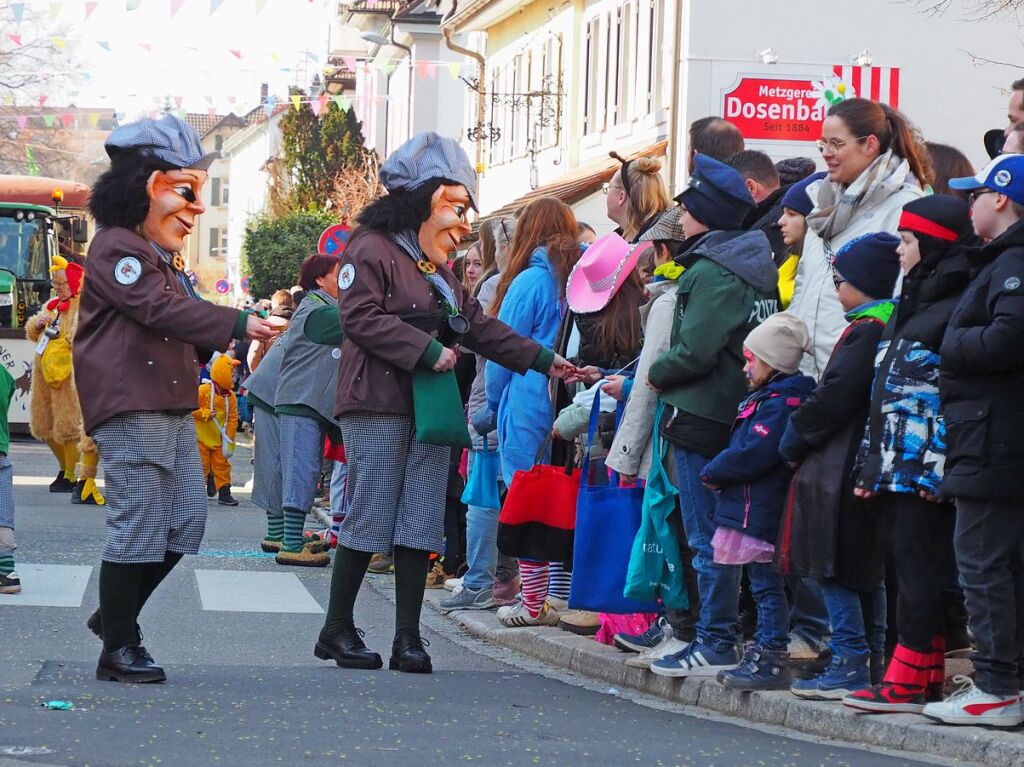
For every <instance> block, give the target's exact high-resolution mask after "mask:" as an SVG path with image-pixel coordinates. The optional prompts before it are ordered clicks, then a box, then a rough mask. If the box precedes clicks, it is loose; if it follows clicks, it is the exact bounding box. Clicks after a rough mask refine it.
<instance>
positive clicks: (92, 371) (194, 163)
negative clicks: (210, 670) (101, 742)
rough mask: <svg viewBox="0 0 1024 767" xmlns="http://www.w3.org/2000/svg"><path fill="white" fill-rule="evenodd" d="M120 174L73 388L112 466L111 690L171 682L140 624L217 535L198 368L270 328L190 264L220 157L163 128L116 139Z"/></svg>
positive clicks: (97, 212)
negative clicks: (210, 293)
mask: <svg viewBox="0 0 1024 767" xmlns="http://www.w3.org/2000/svg"><path fill="white" fill-rule="evenodd" d="M106 150H107V154H108V155H110V169H109V170H108V171H107V172H106V173H104V174H103V175H102V176H101V177H100V178H99V180H98V181H97V182H96V184H95V185H94V186H93V189H92V194H91V196H90V198H89V210H90V212H91V213H92V215H93V218H94V219H95V220H96V224H97V227H98V231H97V233H96V236H95V237H94V238H93V241H92V244H91V245H90V247H89V257H88V274H89V279H88V280H87V282H86V284H85V289H84V290H83V291H82V302H81V307H80V310H79V317H78V329H77V334H76V338H75V348H76V353H75V357H74V366H75V378H76V380H77V381H78V389H79V394H80V397H81V404H82V418H83V422H84V426H85V431H86V433H87V434H88V435H89V436H91V437H92V438H93V439H95V440H96V444H97V445H98V446H99V452H100V455H101V456H103V468H104V479H105V480H106V493H107V504H106V512H107V515H106V516H107V520H106V529H107V536H106V544H105V546H104V549H103V561H102V564H101V565H100V577H99V597H100V600H99V601H100V608H99V610H97V611H96V612H95V613H93V615H92V616H91V617H90V618H89V621H88V626H89V628H90V629H91V630H92V631H93V632H94V633H96V634H97V635H99V636H101V637H102V639H103V651H102V653H101V655H100V659H99V663H98V665H97V669H96V676H97V678H98V679H100V680H111V681H119V682H161V681H163V680H164V679H165V678H166V677H165V674H164V670H163V669H162V668H161V667H160V666H158V665H157V664H156V663H155V662H154V660H153V658H152V656H151V655H150V654H149V652H148V651H147V650H146V648H145V647H143V646H142V644H141V640H142V635H141V632H140V631H139V627H138V617H139V612H140V611H141V610H142V607H143V605H145V603H146V600H147V599H148V598H149V597H150V595H151V594H152V593H153V591H154V590H155V589H156V588H157V586H158V585H159V584H160V582H161V581H162V580H163V579H164V578H165V577H166V576H167V574H168V573H170V572H171V570H172V569H173V568H174V566H175V565H176V564H177V563H178V561H179V560H180V559H181V557H182V556H183V555H185V554H195V553H196V552H197V551H198V550H199V544H200V542H201V540H202V538H203V532H204V530H205V527H206V493H205V492H204V490H205V480H204V477H203V468H202V465H201V464H200V461H199V452H198V450H197V449H196V444H197V442H196V429H195V424H194V422H193V420H192V411H193V410H195V409H196V408H197V407H198V406H199V401H198V398H197V389H196V379H197V374H198V370H199V365H200V360H203V361H204V362H205V361H207V360H208V359H209V358H210V355H211V354H212V352H213V351H216V350H225V349H227V347H228V345H229V344H230V343H231V339H232V338H235V339H242V338H245V337H247V336H248V337H249V338H267V337H270V336H272V335H273V334H274V333H276V332H277V331H276V330H275V329H274V328H273V327H272V326H271V325H270V324H269V323H267V322H266V321H264V320H261V319H259V318H258V317H255V316H253V315H250V314H246V313H244V312H241V311H239V310H237V309H229V308H227V307H223V306H215V305H214V304H211V303H207V302H205V301H202V300H200V299H199V298H198V296H197V295H196V293H195V290H194V289H193V287H192V283H191V282H190V280H189V278H188V275H187V274H186V273H185V261H184V258H183V257H182V256H181V255H180V253H181V251H183V250H184V248H185V241H186V238H187V237H188V235H189V234H190V233H191V232H192V229H193V227H194V226H195V225H196V218H197V217H198V216H199V215H200V214H202V213H203V212H204V210H205V208H204V207H203V204H202V200H201V197H200V193H201V190H202V187H203V184H204V183H205V182H206V179H207V169H208V168H209V166H210V164H211V163H212V162H213V160H214V159H216V157H217V153H212V154H204V152H203V150H202V147H201V145H200V143H199V134H198V133H196V131H195V129H194V128H192V127H191V126H190V125H188V124H187V123H185V122H184V121H182V120H180V119H178V118H177V117H174V116H173V115H166V116H164V117H162V118H160V119H159V120H150V119H145V120H140V121H138V122H135V123H129V124H127V125H123V126H121V127H119V128H117V129H116V130H115V131H114V132H113V133H111V134H110V135H109V136H108V137H107V141H106Z"/></svg>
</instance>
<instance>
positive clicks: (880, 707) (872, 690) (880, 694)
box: [843, 682, 925, 714]
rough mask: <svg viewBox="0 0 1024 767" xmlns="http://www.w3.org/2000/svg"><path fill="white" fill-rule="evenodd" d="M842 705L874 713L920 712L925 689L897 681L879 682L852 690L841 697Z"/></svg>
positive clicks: (923, 705) (923, 704) (923, 703)
mask: <svg viewBox="0 0 1024 767" xmlns="http://www.w3.org/2000/svg"><path fill="white" fill-rule="evenodd" d="M843 705H844V706H849V707H850V708H855V709H857V710H858V711H870V712H871V713H874V714H920V713H921V711H922V710H923V709H924V707H925V690H924V688H922V687H916V686H912V685H906V684H899V683H897V682H880V683H879V684H876V685H873V686H871V687H865V688H864V689H863V690H854V691H853V692H851V693H850V694H849V695H847V696H846V697H845V698H843Z"/></svg>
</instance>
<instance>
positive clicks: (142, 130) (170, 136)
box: [104, 114, 220, 170]
mask: <svg viewBox="0 0 1024 767" xmlns="http://www.w3.org/2000/svg"><path fill="white" fill-rule="evenodd" d="M104 147H105V148H106V150H107V154H108V155H110V156H111V157H113V156H114V153H115V152H116V151H117V150H119V149H124V150H129V151H136V152H142V153H143V154H150V155H153V156H154V157H158V158H160V159H161V160H164V161H165V162H169V163H171V164H172V165H174V166H175V167H177V168H193V169H195V170H208V169H209V167H210V165H212V164H213V161H214V160H216V159H217V158H218V157H220V152H208V153H204V152H203V145H202V143H201V142H200V140H199V133H198V132H197V131H196V129H195V128H193V127H192V126H191V125H189V124H188V123H187V122H185V121H184V120H182V119H181V118H180V117H175V116H174V115H170V114H167V115H164V116H163V117H161V118H160V119H159V120H153V119H150V118H148V117H147V118H144V119H142V120H138V121H137V122H133V123H128V124H127V125H122V126H120V127H119V128H115V129H114V130H113V131H112V132H111V134H110V135H109V136H107V140H106V142H105V144H104Z"/></svg>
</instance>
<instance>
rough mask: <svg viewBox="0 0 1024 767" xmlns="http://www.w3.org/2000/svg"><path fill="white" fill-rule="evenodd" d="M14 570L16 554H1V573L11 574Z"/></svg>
mask: <svg viewBox="0 0 1024 767" xmlns="http://www.w3.org/2000/svg"><path fill="white" fill-rule="evenodd" d="M13 572H14V555H13V554H0V575H10V574H11V573H13Z"/></svg>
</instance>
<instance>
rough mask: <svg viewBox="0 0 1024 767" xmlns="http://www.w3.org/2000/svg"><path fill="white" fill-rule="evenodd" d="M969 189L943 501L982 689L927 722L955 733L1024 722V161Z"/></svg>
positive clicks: (971, 687) (996, 168) (962, 692)
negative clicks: (966, 276)
mask: <svg viewBox="0 0 1024 767" xmlns="http://www.w3.org/2000/svg"><path fill="white" fill-rule="evenodd" d="M950 186H951V187H953V188H954V189H970V190H972V194H971V197H972V199H973V202H974V204H973V207H972V220H973V222H974V231H975V232H976V233H977V234H978V236H979V237H981V238H982V239H983V240H987V241H988V242H987V244H986V245H985V246H984V247H982V248H980V249H979V250H976V251H972V252H971V253H970V254H969V257H970V259H971V265H972V266H973V267H974V268H975V269H977V272H976V273H975V276H974V279H973V280H972V281H971V284H970V285H969V286H968V288H967V290H966V291H965V292H964V294H963V297H962V298H961V299H960V303H959V304H958V305H957V308H956V310H955V311H954V312H953V316H952V317H951V318H950V320H949V327H948V328H947V329H946V335H945V337H944V338H943V341H942V347H941V349H940V350H939V356H940V357H941V359H942V366H941V369H940V378H939V391H940V394H941V398H942V414H943V418H944V420H945V422H946V434H947V439H948V442H949V446H948V449H947V453H946V469H945V473H944V475H943V478H942V486H941V488H940V489H941V491H942V494H943V495H944V496H946V497H948V498H954V499H956V533H955V537H954V545H955V547H956V561H957V565H958V566H959V568H960V580H961V583H962V584H963V588H964V595H965V596H966V597H967V611H968V613H969V614H970V624H971V629H972V630H973V631H974V634H975V637H976V644H975V652H974V671H975V676H974V681H973V682H971V681H970V680H968V681H966V682H965V683H964V684H963V685H962V686H961V688H960V689H959V690H958V691H957V692H956V693H954V695H953V696H952V697H950V698H949V699H947V700H945V701H942V702H940V703H929V704H928V705H926V706H925V707H924V711H923V712H922V713H924V715H925V716H926V717H928V718H929V719H935V720H936V721H940V722H945V723H946V724H981V725H990V726H993V727H1016V726H1017V725H1020V724H1022V723H1024V707H1022V705H1021V697H1020V691H1021V690H1022V689H1024V663H1021V661H1020V659H1021V658H1022V657H1024V647H1022V646H1021V645H1022V643H1021V637H1024V555H1022V553H1021V549H1022V545H1024V508H1022V507H1021V480H1022V478H1024V437H1022V428H1024V406H1022V405H1021V392H1022V391H1024V356H1022V350H1024V155H1002V156H1000V157H997V158H996V159H994V160H992V162H990V163H989V164H988V165H987V166H986V167H985V168H984V169H983V170H982V171H981V172H980V173H979V174H978V175H977V176H976V177H968V178H961V179H952V180H951V181H950Z"/></svg>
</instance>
